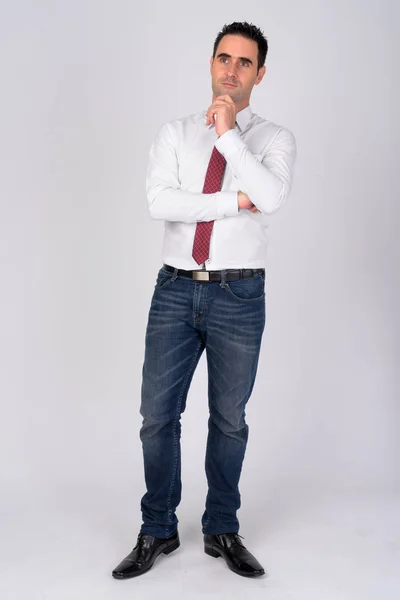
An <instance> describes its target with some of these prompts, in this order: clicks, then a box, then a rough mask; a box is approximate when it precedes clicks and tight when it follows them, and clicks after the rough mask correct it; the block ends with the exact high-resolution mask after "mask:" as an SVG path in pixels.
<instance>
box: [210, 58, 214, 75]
mask: <svg viewBox="0 0 400 600" xmlns="http://www.w3.org/2000/svg"><path fill="white" fill-rule="evenodd" d="M213 62H214V57H213V56H211V58H210V73H211V69H212V66H213Z"/></svg>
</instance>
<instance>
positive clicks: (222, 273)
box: [220, 269, 226, 288]
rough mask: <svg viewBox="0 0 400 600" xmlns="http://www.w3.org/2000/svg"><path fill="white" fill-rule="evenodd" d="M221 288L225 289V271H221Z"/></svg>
mask: <svg viewBox="0 0 400 600" xmlns="http://www.w3.org/2000/svg"><path fill="white" fill-rule="evenodd" d="M220 285H221V287H222V288H224V287H226V269H221V284H220Z"/></svg>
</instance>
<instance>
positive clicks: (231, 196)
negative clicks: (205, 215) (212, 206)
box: [217, 192, 239, 219]
mask: <svg viewBox="0 0 400 600" xmlns="http://www.w3.org/2000/svg"><path fill="white" fill-rule="evenodd" d="M217 196H218V197H217V219H223V218H224V217H236V215H238V214H239V206H238V193H237V192H217Z"/></svg>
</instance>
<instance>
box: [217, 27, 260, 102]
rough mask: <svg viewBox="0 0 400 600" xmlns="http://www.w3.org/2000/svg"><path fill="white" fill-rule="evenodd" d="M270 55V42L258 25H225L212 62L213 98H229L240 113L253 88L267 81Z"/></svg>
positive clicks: (218, 39) (219, 36)
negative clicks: (266, 65)
mask: <svg viewBox="0 0 400 600" xmlns="http://www.w3.org/2000/svg"><path fill="white" fill-rule="evenodd" d="M267 52H268V42H267V40H266V38H265V37H264V35H263V33H262V31H261V30H260V29H259V28H258V27H256V26H255V25H251V24H249V23H246V22H243V23H231V24H230V25H224V27H223V28H222V30H221V31H220V32H219V34H218V35H217V37H216V39H215V42H214V49H213V55H212V57H211V58H210V73H211V78H212V82H211V83H212V90H213V96H214V98H216V97H217V96H222V95H224V94H228V95H229V96H230V97H231V98H232V100H233V101H234V102H235V104H236V106H237V110H238V111H239V110H242V108H245V107H246V106H247V105H248V104H249V100H250V95H251V91H252V89H253V86H254V85H258V84H259V83H260V81H261V80H262V78H263V77H264V74H265V71H266V68H265V66H264V63H265V58H266V56H267ZM229 83H230V84H231V85H228V84H229Z"/></svg>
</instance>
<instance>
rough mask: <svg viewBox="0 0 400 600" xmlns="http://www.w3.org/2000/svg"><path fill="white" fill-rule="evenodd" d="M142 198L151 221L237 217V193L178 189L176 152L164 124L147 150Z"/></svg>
mask: <svg viewBox="0 0 400 600" xmlns="http://www.w3.org/2000/svg"><path fill="white" fill-rule="evenodd" d="M146 194H147V201H148V204H149V211H150V215H151V216H152V217H153V218H154V219H163V220H165V221H183V222H185V223H193V222H196V221H214V220H216V219H222V218H224V217H233V216H236V215H237V214H238V194H237V192H215V193H214V194H202V193H200V192H198V193H195V192H188V191H186V190H182V189H181V184H180V181H179V177H178V161H177V156H176V150H175V147H174V144H173V140H172V137H171V133H170V131H169V128H168V125H167V124H164V125H163V126H162V127H161V129H160V130H159V132H158V134H157V136H156V138H155V140H154V142H153V144H152V146H151V149H150V156H149V162H148V167H147V178H146Z"/></svg>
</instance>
